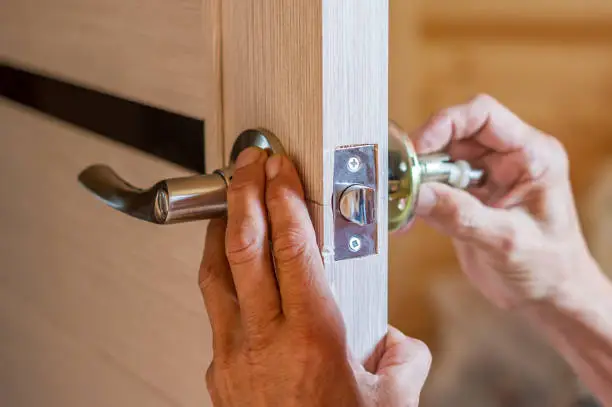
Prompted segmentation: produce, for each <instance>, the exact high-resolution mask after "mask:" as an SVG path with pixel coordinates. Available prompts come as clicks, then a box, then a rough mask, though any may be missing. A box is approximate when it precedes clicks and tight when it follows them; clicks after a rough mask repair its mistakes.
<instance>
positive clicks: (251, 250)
mask: <svg viewBox="0 0 612 407" xmlns="http://www.w3.org/2000/svg"><path fill="white" fill-rule="evenodd" d="M252 223H253V222H243V223H241V224H240V225H236V226H234V227H233V231H232V232H233V233H228V239H227V242H226V244H225V252H226V255H227V261H228V262H229V264H230V266H236V265H240V264H244V263H249V262H251V261H253V260H255V259H256V258H257V257H258V256H259V255H260V253H261V252H262V251H263V247H264V238H263V237H264V234H263V233H260V232H259V230H257V228H254V227H253V226H252Z"/></svg>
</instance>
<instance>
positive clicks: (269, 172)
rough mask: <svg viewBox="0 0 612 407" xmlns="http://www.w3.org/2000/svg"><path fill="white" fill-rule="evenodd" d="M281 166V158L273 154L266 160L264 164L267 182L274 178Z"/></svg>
mask: <svg viewBox="0 0 612 407" xmlns="http://www.w3.org/2000/svg"><path fill="white" fill-rule="evenodd" d="M282 166H283V157H282V156H281V155H278V154H275V155H273V156H272V157H270V158H269V159H268V162H266V176H267V177H268V179H269V180H272V179H274V178H276V176H277V175H278V173H279V172H280V169H281V168H282Z"/></svg>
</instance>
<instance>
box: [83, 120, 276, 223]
mask: <svg viewBox="0 0 612 407" xmlns="http://www.w3.org/2000/svg"><path fill="white" fill-rule="evenodd" d="M252 146H253V147H259V148H261V149H264V150H268V151H270V152H272V153H283V152H284V150H283V146H282V144H281V143H280V141H279V140H278V139H277V138H276V137H275V136H274V135H273V134H271V133H269V132H267V131H265V130H247V131H245V132H243V133H242V134H240V136H238V138H237V139H236V141H235V142H234V146H233V148H232V151H231V154H230V164H229V165H228V166H227V167H225V168H222V169H219V170H216V171H214V172H213V173H212V174H208V175H194V176H190V177H183V178H171V179H166V180H163V181H160V182H158V183H157V184H155V185H154V186H152V187H151V188H148V189H141V188H136V187H134V186H132V185H131V184H129V183H128V182H127V181H125V180H123V179H122V178H121V177H120V176H119V175H117V173H116V172H115V171H113V170H112V169H111V168H110V167H108V166H106V165H102V164H96V165H92V166H90V167H88V168H86V169H85V170H83V171H82V172H81V174H79V181H80V182H81V184H82V185H83V186H85V188H87V189H88V190H89V191H91V192H92V193H93V194H94V195H96V196H97V197H98V198H100V199H101V200H102V201H103V202H104V203H106V204H107V205H108V206H110V207H112V208H114V209H117V210H118V211H121V212H123V213H125V214H127V215H130V216H133V217H135V218H138V219H141V220H145V221H148V222H152V223H156V224H171V223H180V222H189V221H194V220H202V219H212V218H217V217H221V216H223V215H224V214H225V211H226V209H227V202H226V201H227V199H226V191H227V186H228V185H229V183H230V181H231V178H232V174H233V172H234V162H235V161H236V158H238V155H239V154H240V152H242V150H244V149H246V148H247V147H252Z"/></svg>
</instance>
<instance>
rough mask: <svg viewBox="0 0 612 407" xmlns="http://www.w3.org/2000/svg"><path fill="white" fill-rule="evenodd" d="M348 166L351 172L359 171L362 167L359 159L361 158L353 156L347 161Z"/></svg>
mask: <svg viewBox="0 0 612 407" xmlns="http://www.w3.org/2000/svg"><path fill="white" fill-rule="evenodd" d="M346 167H347V168H348V170H349V171H350V172H357V171H359V168H360V167H361V160H359V158H358V157H356V156H352V157H351V158H349V159H348V161H347V162H346Z"/></svg>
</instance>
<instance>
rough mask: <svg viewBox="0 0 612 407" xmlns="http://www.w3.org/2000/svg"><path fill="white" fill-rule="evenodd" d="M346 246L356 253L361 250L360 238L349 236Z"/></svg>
mask: <svg viewBox="0 0 612 407" xmlns="http://www.w3.org/2000/svg"><path fill="white" fill-rule="evenodd" d="M348 247H349V250H350V251H352V252H353V253H357V252H358V251H359V250H361V239H360V238H359V237H358V236H351V238H350V239H349V244H348Z"/></svg>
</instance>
